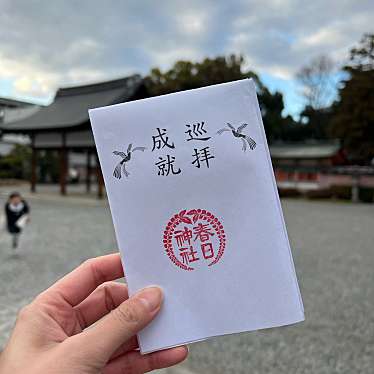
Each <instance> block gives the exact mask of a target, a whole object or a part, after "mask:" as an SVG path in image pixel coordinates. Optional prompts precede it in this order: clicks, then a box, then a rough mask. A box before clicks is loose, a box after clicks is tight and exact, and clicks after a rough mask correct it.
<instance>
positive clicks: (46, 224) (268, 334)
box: [0, 197, 374, 374]
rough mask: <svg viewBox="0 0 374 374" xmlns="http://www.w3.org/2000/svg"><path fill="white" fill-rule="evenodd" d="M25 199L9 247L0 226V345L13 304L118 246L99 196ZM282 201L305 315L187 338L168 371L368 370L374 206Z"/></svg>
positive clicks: (371, 361) (373, 331)
mask: <svg viewBox="0 0 374 374" xmlns="http://www.w3.org/2000/svg"><path fill="white" fill-rule="evenodd" d="M30 202H31V207H32V222H31V224H30V225H29V227H28V228H27V229H26V232H25V234H24V235H23V237H22V238H21V248H20V250H19V251H18V252H17V253H16V254H13V253H12V251H11V250H10V248H9V247H10V242H9V240H8V239H9V238H8V237H7V236H6V235H5V234H4V233H3V232H1V234H0V284H1V286H0V349H1V347H2V346H3V345H4V344H5V341H6V339H7V336H8V334H9V331H10V329H11V327H12V325H13V323H14V319H15V315H16V312H17V310H18V309H19V308H20V307H21V306H23V305H25V304H26V303H27V302H29V301H30V300H31V299H32V297H33V296H34V295H35V294H37V293H38V292H40V291H41V290H43V289H44V288H46V287H47V286H48V285H49V284H51V283H52V282H53V281H54V280H56V279H57V278H58V277H60V276H61V275H63V274H65V273H66V272H68V271H69V270H71V269H72V268H74V267H75V266H77V265H78V264H80V263H81V262H82V261H84V260H85V259H87V258H89V257H92V256H97V255H102V254H105V253H110V252H112V251H113V249H115V248H116V244H115V239H114V234H113V228H112V223H111V218H110V214H109V211H108V208H107V205H106V203H105V202H98V201H95V200H93V199H79V198H66V199H64V200H63V199H62V198H57V197H56V198H53V199H51V198H49V199H44V198H41V199H40V198H39V199H33V200H31V201H30ZM3 203H4V199H2V198H0V204H1V205H3ZM283 208H284V213H285V217H286V221H287V225H288V230H289V235H290V239H291V242H292V247H293V254H294V260H295V265H296V269H297V273H298V278H299V282H300V287H301V292H302V296H303V300H304V306H305V311H306V322H304V323H302V324H298V325H295V326H289V327H283V328H276V329H270V330H266V331H259V332H254V333H246V334H239V335H233V336H229V337H222V338H216V339H213V340H209V341H207V342H201V343H197V344H194V345H192V346H191V347H190V351H191V354H190V358H189V359H188V360H187V361H186V362H185V363H184V364H183V365H181V366H180V368H179V369H173V370H170V371H167V372H168V373H169V372H170V373H179V374H188V373H207V374H210V373H236V374H241V373H253V374H255V373H277V374H281V373H285V374H286V373H287V374H288V373H319V374H323V373H367V374H369V373H373V370H374V369H373V368H374V312H373V311H374V244H373V243H374V206H373V205H364V204H360V205H352V204H349V203H335V202H309V201H303V200H283Z"/></svg>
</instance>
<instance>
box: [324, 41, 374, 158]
mask: <svg viewBox="0 0 374 374" xmlns="http://www.w3.org/2000/svg"><path fill="white" fill-rule="evenodd" d="M344 71H345V72H346V73H347V75H348V78H347V79H346V80H344V81H343V84H342V86H341V88H340V90H339V99H338V101H337V102H336V103H335V104H334V116H333V119H332V123H331V129H330V131H331V134H332V136H335V137H338V138H340V139H341V140H342V143H343V146H344V147H345V149H346V150H347V151H348V152H349V155H350V157H351V158H352V161H354V162H363V163H368V162H370V161H371V160H372V159H373V158H374V34H365V35H364V36H363V38H362V40H361V42H360V45H359V46H358V47H357V48H353V49H352V50H351V51H350V62H349V63H348V64H347V66H345V67H344Z"/></svg>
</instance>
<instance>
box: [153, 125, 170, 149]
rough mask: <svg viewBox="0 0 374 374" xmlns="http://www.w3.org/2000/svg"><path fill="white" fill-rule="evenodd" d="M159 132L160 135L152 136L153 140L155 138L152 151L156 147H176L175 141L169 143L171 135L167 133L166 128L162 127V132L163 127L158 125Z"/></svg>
mask: <svg viewBox="0 0 374 374" xmlns="http://www.w3.org/2000/svg"><path fill="white" fill-rule="evenodd" d="M157 132H158V135H154V136H152V140H153V148H152V152H153V151H154V150H155V149H161V148H164V147H165V146H166V147H169V148H175V145H174V143H171V144H169V143H168V141H169V137H168V136H167V135H166V129H162V132H161V129H160V128H159V127H157Z"/></svg>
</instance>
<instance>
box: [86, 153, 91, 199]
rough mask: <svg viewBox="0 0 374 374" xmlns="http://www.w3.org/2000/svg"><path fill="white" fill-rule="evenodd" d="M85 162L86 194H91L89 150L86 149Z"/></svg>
mask: <svg viewBox="0 0 374 374" xmlns="http://www.w3.org/2000/svg"><path fill="white" fill-rule="evenodd" d="M86 155H87V162H86V192H87V193H90V192H91V150H90V149H87V154H86Z"/></svg>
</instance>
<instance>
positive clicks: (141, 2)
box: [0, 0, 374, 114]
mask: <svg viewBox="0 0 374 374" xmlns="http://www.w3.org/2000/svg"><path fill="white" fill-rule="evenodd" d="M373 16H374V2H373V1H372V0H370V1H369V0H367V1H366V0H362V1H361V0H331V1H329V0H313V1H310V0H308V1H305V0H299V1H297V0H247V1H245V0H232V1H230V0H225V1H220V0H200V1H197V0H196V1H195V0H188V1H187V0H184V1H179V0H162V1H161V0H160V1H151V0H148V1H146V0H134V1H133V0H127V1H125V0H123V1H119V0H117V1H115V0H106V1H102V0H75V1H73V0H64V1H62V0H61V1H60V0H53V1H51V0H49V1H48V0H44V1H41V0H39V1H38V0H24V1H21V0H0V96H5V97H14V98H20V99H28V100H33V101H35V102H39V103H48V102H50V100H51V99H52V98H53V95H54V92H55V90H56V88H57V87H59V86H69V85H75V84H80V83H87V82H96V81H101V80H106V79H112V78H117V77H121V76H125V75H127V74H132V73H141V74H146V73H147V72H148V71H149V69H150V68H152V67H155V66H158V67H161V68H163V69H167V68H169V67H170V66H171V65H172V64H173V63H174V62H175V61H176V60H178V59H189V60H200V59H202V58H204V57H206V56H208V57H214V56H217V55H224V54H230V53H237V54H239V53H242V54H243V55H244V56H245V57H246V61H247V63H246V64H247V67H248V68H251V69H253V70H254V71H256V72H257V73H259V74H260V77H261V78H262V79H263V81H264V83H265V84H267V85H268V86H269V88H270V89H272V90H275V89H278V90H280V91H282V92H283V93H284V95H285V100H286V112H288V113H291V114H297V112H298V110H300V108H301V106H302V105H303V102H302V100H301V99H300V97H299V88H298V87H297V84H296V82H295V78H294V77H295V72H297V71H298V69H299V68H300V67H301V66H302V65H304V64H305V63H307V62H308V61H310V60H311V59H312V58H314V57H316V56H318V55H321V54H328V55H329V56H330V57H332V58H333V59H334V60H335V61H336V63H337V64H342V63H344V61H346V59H347V56H348V51H349V49H350V47H352V46H353V45H354V44H356V43H357V41H359V40H360V38H361V36H362V34H363V33H364V32H373V31H374V30H373V29H374V26H373V19H374V17H373Z"/></svg>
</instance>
